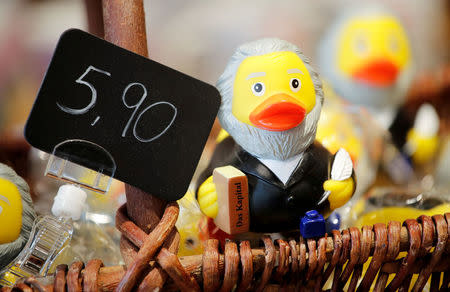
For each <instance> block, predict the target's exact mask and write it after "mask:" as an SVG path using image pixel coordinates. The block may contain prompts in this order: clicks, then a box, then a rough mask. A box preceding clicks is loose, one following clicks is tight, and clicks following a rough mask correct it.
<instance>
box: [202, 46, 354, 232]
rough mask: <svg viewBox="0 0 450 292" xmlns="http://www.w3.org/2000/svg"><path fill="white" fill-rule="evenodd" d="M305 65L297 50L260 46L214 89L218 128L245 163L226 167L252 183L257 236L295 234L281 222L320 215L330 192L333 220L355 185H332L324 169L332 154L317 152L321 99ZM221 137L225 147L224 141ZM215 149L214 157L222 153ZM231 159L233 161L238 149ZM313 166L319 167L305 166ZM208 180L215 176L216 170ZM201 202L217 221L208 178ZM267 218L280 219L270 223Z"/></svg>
mask: <svg viewBox="0 0 450 292" xmlns="http://www.w3.org/2000/svg"><path fill="white" fill-rule="evenodd" d="M305 60H306V59H304V56H303V55H302V54H301V53H300V51H299V50H298V48H296V47H295V46H293V45H292V44H289V43H287V42H284V41H281V40H278V39H263V40H260V41H255V42H253V43H248V44H244V45H243V46H241V47H240V48H238V50H237V51H236V53H235V55H233V57H232V58H231V60H230V63H229V64H228V66H227V68H226V69H225V72H224V73H223V75H222V77H221V78H220V79H219V81H218V84H217V86H218V88H219V91H220V92H221V95H222V105H221V109H220V111H219V120H220V122H221V125H222V127H223V128H224V129H225V130H226V131H227V132H228V133H229V134H230V135H231V137H232V138H233V139H234V141H235V143H236V144H237V145H239V146H240V147H241V148H240V149H241V150H239V152H238V153H237V154H236V155H237V156H239V155H244V156H245V158H242V156H240V157H241V158H236V159H237V160H234V162H230V161H229V162H228V163H225V165H227V164H228V165H233V166H235V167H237V168H238V169H239V168H240V169H241V170H242V171H243V172H244V173H245V174H246V175H247V177H248V179H249V197H250V200H249V202H250V203H249V204H250V210H251V211H250V214H251V217H252V218H251V219H250V224H253V228H254V229H257V230H253V231H263V230H265V231H266V232H273V231H275V229H285V230H286V229H288V230H289V228H293V227H294V226H296V228H297V229H298V226H299V225H298V224H299V221H297V222H292V220H288V221H289V224H280V222H281V221H283V220H284V219H281V218H282V217H289V216H291V217H292V216H297V215H295V214H294V212H295V210H296V212H297V213H298V217H297V218H298V220H299V219H300V218H301V216H302V215H303V214H299V213H301V211H300V210H303V212H305V211H307V210H311V209H314V208H317V209H320V208H323V206H322V205H320V206H319V201H320V200H321V198H320V197H321V196H322V194H323V192H324V191H329V192H330V195H329V196H328V197H327V200H325V201H326V204H327V206H328V211H327V212H329V211H330V210H333V209H335V208H338V207H340V206H342V205H343V204H345V203H346V202H347V201H348V200H349V199H350V198H351V196H352V195H353V192H354V189H355V181H354V178H353V177H348V178H346V179H345V180H334V179H330V177H329V173H327V166H326V165H327V162H325V164H323V163H324V162H323V161H325V160H326V158H325V156H326V155H329V153H328V152H326V150H325V149H324V148H323V147H322V146H319V145H318V144H313V143H314V140H315V134H316V127H317V121H318V118H319V115H320V110H321V106H322V102H323V96H322V89H321V82H320V79H319V78H318V76H317V74H316V73H315V72H314V71H313V69H312V68H311V67H310V65H309V61H305ZM221 136H222V137H220V138H221V139H223V138H224V137H223V136H226V135H224V134H222V135H221ZM228 139H231V138H226V139H225V140H223V141H222V142H221V144H223V143H228V142H229V141H228V142H227V141H226V140H228ZM217 148H218V149H220V148H221V145H220V144H219V146H218V147H217ZM218 149H216V152H217V151H220V150H218ZM319 149H320V150H319ZM226 151H228V152H229V153H233V149H229V148H228V149H226ZM310 151H319V152H320V155H319V152H317V153H316V154H315V155H310V154H309V153H310ZM325 153H328V154H325ZM232 155H233V154H232ZM302 155H304V156H302ZM305 157H307V158H305ZM311 157H312V158H311ZM310 158H311V159H312V160H315V161H314V162H313V161H312V160H311V161H310V162H311V163H309V164H306V163H305V164H304V162H305V161H306V160H307V159H310ZM232 160H233V159H232ZM304 160H305V161H304ZM238 161H240V162H238ZM241 162H242V164H241ZM222 163H223V162H222ZM238 164H239V165H238ZM246 164H248V165H246ZM250 164H251V166H250ZM223 165H224V164H222V166H223ZM306 165H307V166H306ZM216 166H219V165H216ZM216 166H214V167H216ZM284 166H286V167H284ZM322 166H324V169H325V170H324V172H325V173H321V171H319V170H318V171H317V172H318V173H321V174H318V176H319V177H318V178H311V177H307V178H305V177H302V178H301V179H298V180H299V181H302V180H303V182H304V183H305V185H304V187H305V189H303V192H302V194H301V195H300V194H297V193H296V192H298V190H295V191H294V194H292V192H291V189H290V188H291V187H292V186H297V185H296V184H297V181H296V180H297V176H308V175H306V174H305V173H309V172H310V171H311V169H310V168H316V169H317V168H318V169H321V167H322ZM303 167H307V168H306V169H302V168H303ZM250 169H253V170H254V171H252V170H250ZM350 171H351V170H350ZM207 172H209V174H208V175H210V174H211V169H210V170H207ZM297 172H298V173H297ZM300 173H301V174H300ZM321 175H324V177H325V179H323V181H322V184H321V185H319V186H315V185H314V187H312V185H313V184H311V181H313V180H316V181H315V182H314V184H315V183H317V181H319V180H321V179H322V178H321ZM263 176H266V177H265V178H263ZM267 176H270V177H272V179H268V178H267ZM327 177H328V179H327ZM291 179H293V180H291ZM289 180H291V181H289ZM308 180H311V181H308ZM262 181H264V182H265V183H269V185H265V187H268V189H265V190H264V191H262V190H260V187H261V184H263V182H262ZM303 182H300V183H299V184H301V183H303ZM258 184H259V185H258ZM275 185H276V186H275ZM313 190H314V191H313ZM300 197H301V198H300ZM197 198H198V202H199V205H200V209H201V210H202V212H203V213H204V214H206V215H207V216H208V217H210V218H215V217H216V216H217V212H218V208H219V206H218V203H217V193H216V188H215V185H214V183H213V179H212V177H211V176H209V178H207V179H206V180H205V181H204V182H203V184H201V186H200V187H199V189H198V194H197ZM285 200H286V202H287V203H286V204H285ZM271 202H273V203H271ZM283 206H286V207H283ZM288 206H290V207H289V208H291V209H289V208H288ZM305 208H306V209H305ZM304 209H305V210H304ZM322 211H323V210H322ZM267 212H271V213H272V214H277V215H275V217H271V216H266V215H265V214H266V213H267ZM283 214H286V215H283ZM287 214H289V215H287ZM270 217H271V218H273V220H272V219H271V218H270ZM277 220H278V221H280V220H281V221H280V222H277ZM283 222H284V221H283ZM251 228H252V227H251ZM272 229H274V230H272Z"/></svg>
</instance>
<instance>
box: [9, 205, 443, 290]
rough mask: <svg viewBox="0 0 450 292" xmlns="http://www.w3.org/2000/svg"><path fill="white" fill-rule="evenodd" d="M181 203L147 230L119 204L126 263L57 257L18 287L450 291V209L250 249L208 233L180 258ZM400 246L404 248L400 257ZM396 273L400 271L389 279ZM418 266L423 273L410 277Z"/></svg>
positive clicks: (267, 240)
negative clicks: (50, 273) (41, 276)
mask: <svg viewBox="0 0 450 292" xmlns="http://www.w3.org/2000/svg"><path fill="white" fill-rule="evenodd" d="M178 211H179V209H178V205H177V204H176V203H170V204H168V205H167V207H166V208H165V211H164V214H163V216H162V218H161V220H160V221H159V223H158V224H157V225H156V227H155V228H154V229H153V231H152V232H151V233H149V234H146V233H145V232H144V231H143V230H142V229H140V228H139V227H138V226H136V225H135V224H134V223H133V222H132V221H131V220H130V219H129V218H128V217H127V214H126V208H125V206H123V207H121V208H120V209H119V210H118V212H117V216H116V224H117V227H118V229H119V230H120V231H121V232H122V235H123V236H124V237H125V238H126V239H127V240H129V241H130V242H131V243H132V244H134V245H135V246H136V247H138V248H139V251H138V252H136V253H135V256H134V259H133V261H132V262H131V263H130V264H129V265H128V267H123V266H113V267H103V264H102V261H101V260H97V259H96V260H91V261H89V262H88V263H87V264H86V266H84V264H83V263H82V262H74V263H72V265H71V266H70V267H69V268H68V266H67V265H59V266H58V267H57V268H56V273H55V275H54V277H53V278H51V279H50V283H47V284H45V283H41V282H39V281H38V280H36V279H35V278H27V279H24V280H23V281H21V282H20V283H19V284H17V285H16V286H15V288H14V289H13V290H14V291H32V289H33V290H37V291H55V292H56V291H66V289H67V291H82V290H83V291H114V290H115V291H131V290H134V289H137V290H138V291H155V290H156V291H159V290H165V291H178V290H181V291H202V290H203V291H232V290H233V289H236V290H235V291H248V290H251V291H280V290H282V291H322V289H323V288H324V287H328V288H330V289H331V291H342V290H345V291H355V290H357V291H369V289H371V287H372V289H373V291H396V290H399V291H408V290H409V289H410V288H411V287H412V291H421V290H422V289H423V288H424V286H425V284H426V283H427V281H428V279H429V278H430V277H431V284H430V291H449V290H448V289H449V284H450V260H449V256H450V237H449V234H450V213H447V214H445V215H435V216H433V217H432V218H431V217H428V216H421V217H419V218H418V219H417V220H413V219H408V220H406V221H405V222H403V224H401V223H400V222H396V221H393V222H390V223H389V224H388V225H387V226H386V225H385V224H375V225H373V226H364V227H363V228H362V230H359V229H358V228H355V227H351V228H349V229H345V230H342V231H337V230H335V231H333V233H332V236H330V237H326V236H325V237H322V238H320V239H308V240H304V239H303V238H299V239H298V240H296V239H290V240H288V241H284V240H281V239H279V240H277V241H276V242H275V243H274V242H273V241H272V240H271V239H270V238H269V237H268V236H264V237H262V243H263V246H264V247H263V248H258V249H251V247H250V244H249V242H248V241H242V242H240V243H239V245H238V244H237V243H235V242H233V241H227V242H226V243H225V248H224V250H223V253H221V251H219V242H218V241H217V240H215V239H211V240H208V241H207V242H206V245H205V248H204V252H203V255H198V256H188V257H183V258H178V257H177V256H176V250H177V247H178V244H179V236H178V233H177V232H176V229H175V227H174V225H175V222H176V220H177V217H178ZM402 251H406V253H405V254H404V255H403V256H400V257H399V255H401V253H400V252H402ZM369 262H370V263H369ZM365 263H369V264H368V266H366V269H363V266H364V264H365ZM363 271H364V272H363ZM377 274H378V276H377ZM391 274H394V275H395V276H394V277H393V279H392V280H391V281H388V278H389V275H391ZM414 274H418V277H417V279H416V280H415V282H414V283H412V282H413V281H412V279H413V276H414ZM47 280H48V279H47ZM1 291H12V290H11V289H10V288H3V289H2V290H1Z"/></svg>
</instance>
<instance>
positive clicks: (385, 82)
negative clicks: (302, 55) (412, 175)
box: [318, 5, 439, 164]
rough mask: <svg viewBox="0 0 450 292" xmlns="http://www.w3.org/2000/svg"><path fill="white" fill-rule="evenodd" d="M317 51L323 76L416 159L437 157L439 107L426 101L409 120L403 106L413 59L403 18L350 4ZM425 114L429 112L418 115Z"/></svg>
mask: <svg viewBox="0 0 450 292" xmlns="http://www.w3.org/2000/svg"><path fill="white" fill-rule="evenodd" d="M318 55H319V58H318V60H319V64H320V69H321V73H322V76H323V77H324V78H325V79H326V80H327V81H328V82H329V83H330V84H331V86H332V87H333V89H334V90H335V91H336V92H337V94H338V95H339V96H342V97H343V98H344V99H346V100H348V101H350V102H352V103H354V104H358V105H362V106H365V107H367V109H368V110H369V111H370V113H371V114H372V115H373V116H374V117H375V119H376V120H377V121H378V123H379V124H380V125H381V126H382V127H383V128H384V129H385V130H389V131H390V132H391V134H392V140H393V142H394V143H395V144H396V146H397V147H398V148H399V149H401V150H402V151H403V152H404V153H406V154H408V155H410V156H411V157H412V159H413V160H414V162H415V163H416V164H423V163H425V162H428V161H430V159H432V158H433V157H434V155H435V153H436V151H437V148H438V147H437V145H438V139H437V132H438V129H439V119H438V116H437V113H436V111H435V110H434V109H433V108H432V107H431V106H430V105H426V106H425V107H426V109H424V110H419V113H418V114H417V116H416V118H415V121H408V118H407V117H406V114H405V112H404V111H402V110H401V105H402V104H403V103H404V101H405V98H406V90H407V89H408V87H409V84H410V82H411V81H412V77H413V73H414V70H413V69H414V62H413V58H412V53H411V46H410V42H409V38H408V36H407V34H406V31H405V29H404V27H403V25H402V24H401V22H400V20H399V18H398V17H396V16H395V15H394V14H393V13H391V12H390V11H389V10H387V9H385V8H384V7H381V6H379V5H364V7H355V8H353V9H346V10H345V11H344V12H343V13H342V14H340V15H339V16H338V17H337V20H336V21H335V22H334V23H333V25H331V26H330V28H329V29H328V31H327V32H326V33H325V34H324V37H323V39H322V41H321V43H320V46H319V54H318ZM421 113H422V116H423V115H425V113H426V117H424V118H419V115H420V114H421Z"/></svg>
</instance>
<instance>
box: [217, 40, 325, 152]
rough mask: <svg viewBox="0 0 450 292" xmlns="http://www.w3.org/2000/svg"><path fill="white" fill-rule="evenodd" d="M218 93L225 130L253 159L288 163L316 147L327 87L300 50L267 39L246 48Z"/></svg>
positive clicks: (222, 79)
mask: <svg viewBox="0 0 450 292" xmlns="http://www.w3.org/2000/svg"><path fill="white" fill-rule="evenodd" d="M217 88H218V89H219V91H220V93H221V95H222V105H221V108H220V111H219V120H220V122H221V124H222V127H223V128H224V129H225V130H226V131H227V132H228V133H229V134H230V135H231V136H232V137H233V138H234V139H235V140H236V142H237V143H238V144H239V145H240V146H241V147H243V148H244V149H245V150H246V151H247V152H249V153H251V154H252V155H254V156H256V157H260V158H268V159H278V160H285V159H287V158H289V157H292V156H294V155H297V154H299V153H301V152H303V151H304V150H305V149H306V148H307V147H308V146H309V145H311V143H313V141H314V139H315V134H316V127H317V121H318V119H319V116H320V110H321V106H322V103H323V93H322V85H321V82H320V79H319V78H318V75H317V73H316V72H315V71H314V70H313V69H312V67H311V66H310V64H309V60H308V59H307V58H306V57H305V56H304V55H303V54H302V53H301V52H300V50H299V48H297V47H296V46H295V45H293V44H291V43H289V42H286V41H283V40H279V39H262V40H258V41H254V42H250V43H247V44H244V45H242V46H240V47H239V48H238V49H237V50H236V52H235V53H234V55H233V56H232V57H231V60H230V61H229V63H228V65H227V67H226V68H225V71H224V73H223V74H222V76H221V77H220V78H219V81H218V82H217Z"/></svg>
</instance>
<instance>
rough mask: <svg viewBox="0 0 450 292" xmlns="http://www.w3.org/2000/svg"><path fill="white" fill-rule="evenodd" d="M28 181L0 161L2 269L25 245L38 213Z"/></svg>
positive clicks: (0, 261) (0, 251) (0, 260)
mask: <svg viewBox="0 0 450 292" xmlns="http://www.w3.org/2000/svg"><path fill="white" fill-rule="evenodd" d="M32 204H33V202H32V200H31V197H30V190H29V188H28V185H27V183H26V182H25V181H24V180H23V179H22V178H21V177H20V176H18V175H17V174H16V173H15V171H14V170H12V169H11V168H10V167H8V166H6V165H4V164H1V163H0V226H2V228H0V270H1V269H2V268H3V267H5V266H6V265H8V264H9V263H10V262H11V261H12V260H13V259H14V258H15V257H16V256H17V255H18V254H19V252H20V251H21V250H22V249H23V248H24V246H25V244H26V243H27V240H28V238H29V236H30V232H31V229H32V226H33V222H34V220H35V218H36V213H35V212H34V209H33V205H32Z"/></svg>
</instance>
